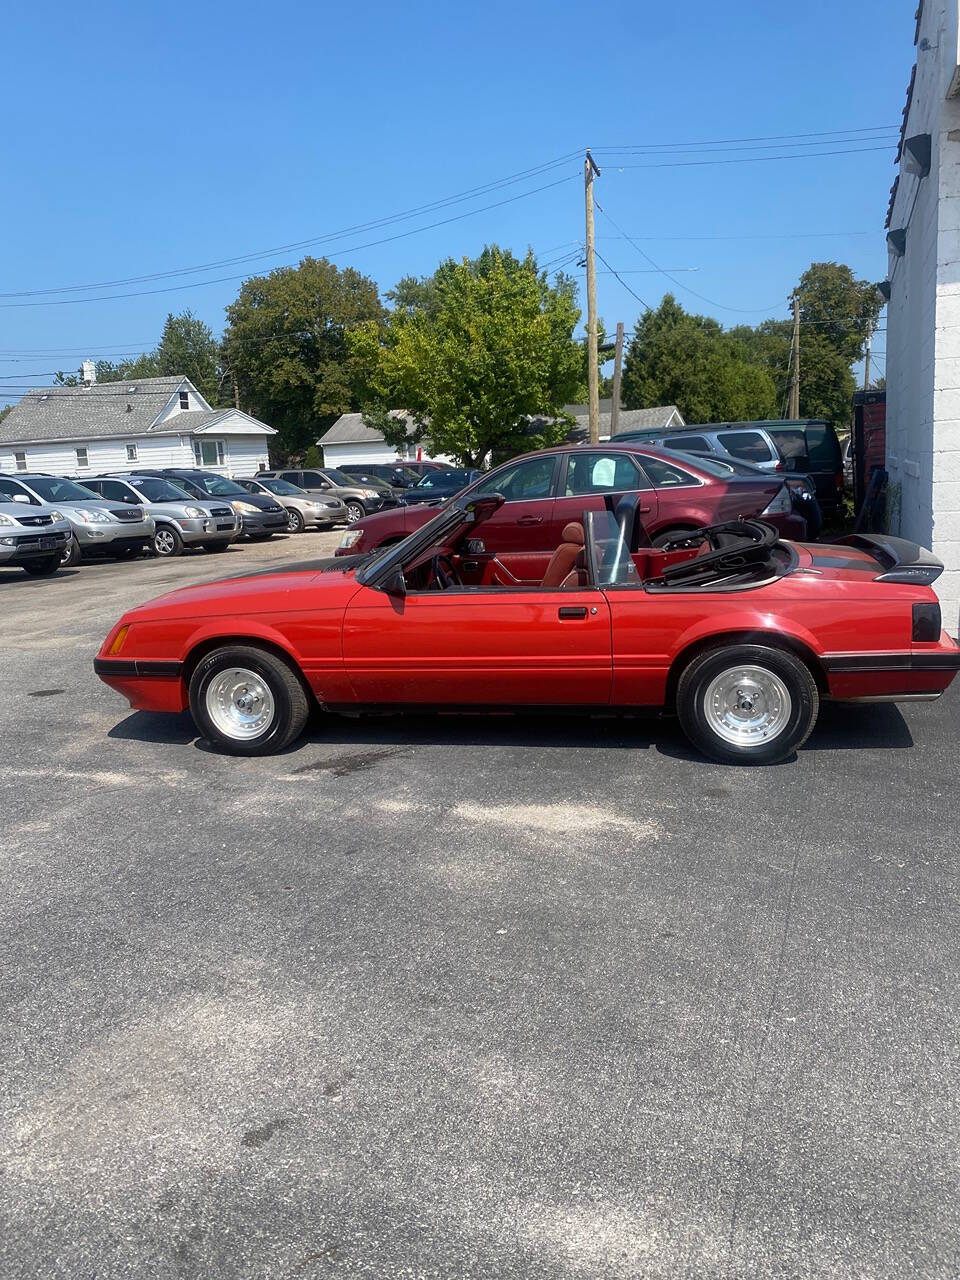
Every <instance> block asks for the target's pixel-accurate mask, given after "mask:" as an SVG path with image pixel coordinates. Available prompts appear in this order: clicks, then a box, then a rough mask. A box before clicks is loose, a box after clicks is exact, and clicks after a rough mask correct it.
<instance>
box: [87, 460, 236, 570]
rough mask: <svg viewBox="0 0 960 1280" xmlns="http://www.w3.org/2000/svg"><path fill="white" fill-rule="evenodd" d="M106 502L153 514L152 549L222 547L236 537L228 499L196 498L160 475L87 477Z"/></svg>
mask: <svg viewBox="0 0 960 1280" xmlns="http://www.w3.org/2000/svg"><path fill="white" fill-rule="evenodd" d="M87 488H89V489H93V490H94V491H95V492H96V493H99V494H100V495H101V496H102V497H104V498H106V499H107V501H108V502H111V503H120V502H125V503H126V504H127V505H128V506H133V507H136V506H140V507H143V509H144V511H146V512H147V514H148V515H150V516H152V517H153V521H154V524H155V525H156V528H155V530H154V534H153V549H154V551H155V553H156V554H157V555H158V556H178V555H179V554H180V552H181V551H182V550H183V548H184V547H202V548H203V550H204V551H225V550H226V549H227V547H229V545H230V543H231V542H233V541H235V540H236V539H237V538H239V537H240V517H239V516H238V515H237V513H236V512H235V511H234V509H233V507H231V505H230V503H229V502H217V500H216V499H215V498H214V499H208V500H207V501H206V502H199V501H198V500H197V499H196V498H191V497H190V495H189V494H188V493H186V492H185V491H184V490H183V489H180V488H178V487H177V485H175V484H174V483H173V482H172V481H170V480H166V479H164V478H163V477H162V476H141V475H129V476H126V475H124V476H116V475H114V476H96V477H95V478H94V479H92V480H88V481H87Z"/></svg>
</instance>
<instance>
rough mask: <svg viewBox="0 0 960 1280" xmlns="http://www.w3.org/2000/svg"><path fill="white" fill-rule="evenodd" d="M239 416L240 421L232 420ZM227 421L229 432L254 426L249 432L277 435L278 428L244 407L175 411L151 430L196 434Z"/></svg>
mask: <svg viewBox="0 0 960 1280" xmlns="http://www.w3.org/2000/svg"><path fill="white" fill-rule="evenodd" d="M234 418H239V419H240V421H239V423H235V422H233V421H232V419H234ZM221 422H222V423H226V424H228V425H227V433H228V434H229V432H231V431H235V430H237V427H238V426H239V429H240V433H241V434H245V433H247V430H246V429H247V428H251V427H252V428H253V431H250V432H249V434H251V435H253V434H256V432H258V431H262V432H263V433H264V434H266V435H271V436H275V435H276V434H277V433H276V430H275V429H274V428H273V427H268V426H267V424H266V423H265V422H261V421H260V419H259V418H255V417H254V416H253V415H252V414H250V413H244V412H243V410H242V409H206V410H204V409H189V410H187V411H185V412H184V413H175V414H174V415H173V417H172V418H168V419H167V420H166V422H161V424H160V426H159V427H158V428H157V429H156V431H151V432H150V434H151V435H161V434H162V433H163V432H164V431H176V432H177V433H178V434H180V433H189V434H190V435H196V434H198V433H201V432H206V431H212V430H213V428H214V427H217V426H219V425H220V423H221Z"/></svg>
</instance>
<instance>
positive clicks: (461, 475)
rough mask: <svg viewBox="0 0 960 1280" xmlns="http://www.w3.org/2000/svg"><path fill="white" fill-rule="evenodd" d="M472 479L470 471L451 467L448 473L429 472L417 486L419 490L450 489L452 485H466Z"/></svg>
mask: <svg viewBox="0 0 960 1280" xmlns="http://www.w3.org/2000/svg"><path fill="white" fill-rule="evenodd" d="M469 479H470V472H469V471H458V470H457V469H456V468H454V467H451V468H450V469H449V470H448V471H428V472H427V474H426V475H425V476H424V477H423V479H422V480H421V481H420V482H419V484H418V485H417V488H418V489H449V488H450V487H451V485H456V484H466V483H467V482H468V481H469Z"/></svg>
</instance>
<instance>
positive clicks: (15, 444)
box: [0, 362, 276, 480]
mask: <svg viewBox="0 0 960 1280" xmlns="http://www.w3.org/2000/svg"><path fill="white" fill-rule="evenodd" d="M84 372H85V375H86V378H87V379H88V380H87V381H85V383H84V384H83V385H82V386H79V387H39V388H36V389H35V390H32V391H27V392H26V393H25V394H24V395H23V397H22V398H21V400H20V403H19V404H17V405H16V406H15V407H14V409H13V412H12V413H10V414H8V416H7V417H6V418H5V419H4V420H3V422H0V471H7V472H10V471H49V472H52V473H54V474H56V475H67V476H75V477H76V478H77V479H78V480H82V479H83V477H84V476H88V475H89V476H94V475H98V474H99V473H100V472H103V471H112V470H120V471H130V470H132V469H133V468H134V467H137V466H139V467H206V468H208V469H209V470H210V471H217V472H219V473H220V474H221V475H225V476H249V475H253V474H254V472H256V471H257V469H258V468H259V467H261V466H263V467H266V466H269V461H268V454H267V441H268V440H269V438H270V436H272V435H275V434H276V432H275V431H274V429H273V427H268V426H267V424H266V423H265V422H259V421H258V420H257V419H256V418H253V417H251V416H250V414H248V413H241V412H240V410H239V409H213V408H211V407H210V405H209V404H208V403H207V401H206V400H205V399H204V398H203V396H202V395H201V394H200V392H199V391H198V390H197V389H196V387H195V386H194V385H193V383H192V382H191V381H190V379H189V378H178V377H170V378H137V379H131V380H130V381H129V382H100V383H98V382H95V381H93V377H94V375H93V366H92V364H90V362H87V363H86V364H85V366H84Z"/></svg>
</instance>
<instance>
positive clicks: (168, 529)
mask: <svg viewBox="0 0 960 1280" xmlns="http://www.w3.org/2000/svg"><path fill="white" fill-rule="evenodd" d="M153 550H154V552H155V553H156V554H157V555H158V556H163V557H164V558H165V559H169V558H170V557H171V556H178V555H180V553H181V552H182V551H183V539H182V538H181V537H180V534H179V533H178V532H177V530H176V529H174V527H173V525H170V524H161V525H158V526H157V529H156V531H155V533H154V535H153Z"/></svg>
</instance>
